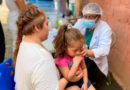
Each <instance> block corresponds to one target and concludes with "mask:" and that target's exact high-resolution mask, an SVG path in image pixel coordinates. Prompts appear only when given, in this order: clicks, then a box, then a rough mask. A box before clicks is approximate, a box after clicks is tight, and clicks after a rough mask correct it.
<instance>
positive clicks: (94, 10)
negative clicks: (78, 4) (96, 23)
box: [82, 3, 103, 15]
mask: <svg viewBox="0 0 130 90" xmlns="http://www.w3.org/2000/svg"><path fill="white" fill-rule="evenodd" d="M102 12H103V11H102V8H101V7H100V6H99V5H98V4H96V3H88V4H87V5H85V6H84V8H83V10H82V13H83V15H85V14H97V15H102Z"/></svg>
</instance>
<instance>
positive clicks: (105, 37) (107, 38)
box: [92, 28, 112, 58]
mask: <svg viewBox="0 0 130 90" xmlns="http://www.w3.org/2000/svg"><path fill="white" fill-rule="evenodd" d="M111 35H112V31H111V29H110V28H105V29H103V32H102V33H101V36H100V37H99V45H98V47H97V48H95V49H92V51H93V52H94V56H95V58H99V57H102V56H106V55H108V54H109V51H110V47H111V42H112V38H111Z"/></svg>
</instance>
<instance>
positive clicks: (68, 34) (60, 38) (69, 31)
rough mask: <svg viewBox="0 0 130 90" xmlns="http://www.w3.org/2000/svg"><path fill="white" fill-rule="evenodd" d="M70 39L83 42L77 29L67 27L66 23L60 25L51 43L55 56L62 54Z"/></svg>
mask: <svg viewBox="0 0 130 90" xmlns="http://www.w3.org/2000/svg"><path fill="white" fill-rule="evenodd" d="M72 41H81V43H82V42H84V37H83V35H82V34H81V33H80V31H79V30H77V29H75V28H68V25H62V26H61V27H60V29H59V31H58V33H57V36H56V37H55V39H54V41H53V44H54V48H55V52H54V53H55V57H57V56H64V54H65V53H66V51H65V50H66V48H67V46H68V45H70V44H71V42H72Z"/></svg>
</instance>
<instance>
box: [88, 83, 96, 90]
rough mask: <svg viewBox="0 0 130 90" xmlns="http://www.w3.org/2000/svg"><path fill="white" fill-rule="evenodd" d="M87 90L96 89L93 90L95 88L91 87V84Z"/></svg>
mask: <svg viewBox="0 0 130 90" xmlns="http://www.w3.org/2000/svg"><path fill="white" fill-rule="evenodd" d="M88 90H96V89H95V88H94V87H93V85H92V84H91V85H90V86H89V88H88Z"/></svg>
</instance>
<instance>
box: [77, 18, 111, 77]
mask: <svg viewBox="0 0 130 90" xmlns="http://www.w3.org/2000/svg"><path fill="white" fill-rule="evenodd" d="M77 26H80V25H77ZM75 28H78V29H79V30H81V29H80V27H75ZM111 35H112V31H111V28H110V27H109V25H108V24H107V23H106V22H104V21H102V20H100V21H99V22H98V23H97V26H96V28H95V30H94V33H93V36H92V39H91V42H90V46H89V49H90V50H92V51H93V52H94V56H95V57H93V58H91V59H92V60H93V61H94V62H95V63H96V64H97V66H98V68H99V69H100V70H101V72H103V73H104V74H105V75H106V76H107V74H108V60H107V55H108V54H109V51H110V47H111V42H112V38H111Z"/></svg>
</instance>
